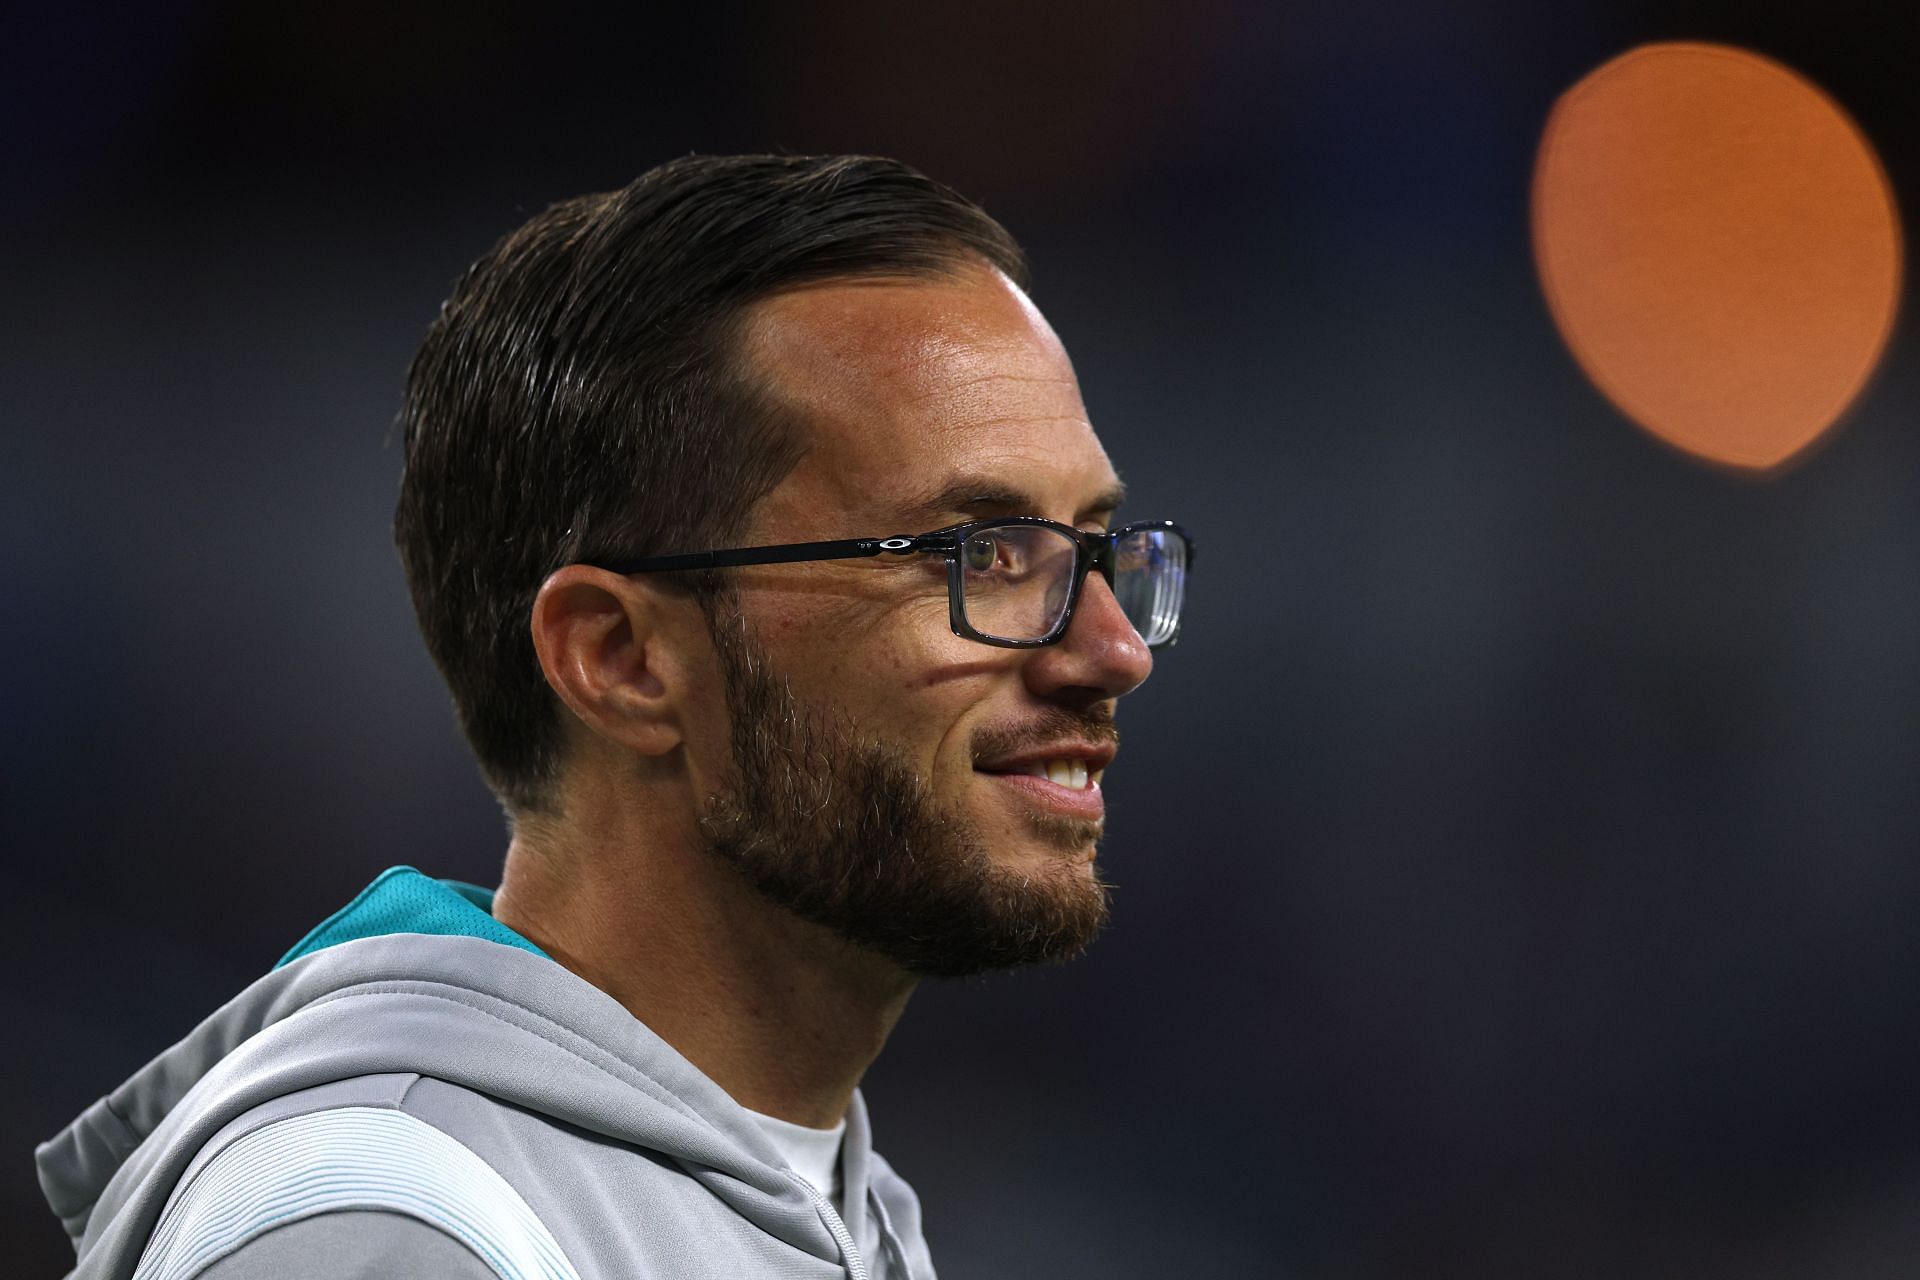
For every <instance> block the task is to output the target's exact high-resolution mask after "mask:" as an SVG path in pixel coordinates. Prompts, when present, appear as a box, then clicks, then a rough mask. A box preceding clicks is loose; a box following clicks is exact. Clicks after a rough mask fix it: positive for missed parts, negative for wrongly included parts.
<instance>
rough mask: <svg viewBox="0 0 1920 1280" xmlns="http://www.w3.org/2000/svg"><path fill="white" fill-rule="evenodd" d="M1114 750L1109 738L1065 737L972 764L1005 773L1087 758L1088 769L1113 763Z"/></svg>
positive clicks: (989, 770)
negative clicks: (1051, 762) (1106, 739)
mask: <svg viewBox="0 0 1920 1280" xmlns="http://www.w3.org/2000/svg"><path fill="white" fill-rule="evenodd" d="M1114 751H1115V748H1114V746H1113V744H1112V743H1110V742H1087V741H1084V740H1078V739H1062V740H1060V741H1058V742H1051V743H1048V744H1047V745H1045V746H1039V747H1023V748H1021V749H1020V750H1019V751H1014V752H1010V753H1008V754H1007V755H1003V756H992V757H989V758H984V759H980V760H976V761H974V762H973V767H974V768H976V769H981V770H985V771H987V772H989V773H1004V772H1006V771H1007V770H1009V769H1018V768H1022V767H1024V766H1026V765H1034V764H1045V763H1046V762H1047V761H1049V760H1084V761H1085V762H1086V765H1087V768H1088V769H1104V768H1106V767H1107V766H1108V765H1109V764H1111V763H1113V757H1114Z"/></svg>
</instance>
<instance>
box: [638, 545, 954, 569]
mask: <svg viewBox="0 0 1920 1280" xmlns="http://www.w3.org/2000/svg"><path fill="white" fill-rule="evenodd" d="M922 542H923V539H920V538H848V539H845V540H842V541H839V542H786V543H781V544H780V545H778V546H772V547H739V548H736V549H734V550H731V551H689V552H686V553H684V554H682V555H673V556H645V557H643V558H641V559H639V560H616V561H612V562H610V563H607V564H602V565H601V566H600V568H602V569H605V570H607V571H608V572H609V573H668V572H673V571H676V570H688V569H693V570H698V569H732V568H736V567H738V566H741V565H749V564H793V563H796V562H798V561H802V560H856V559H859V558H860V557H862V556H877V555H881V554H883V553H885V552H892V553H893V554H895V555H906V554H908V553H909V552H913V551H927V550H933V549H934V548H932V547H928V546H923V545H922Z"/></svg>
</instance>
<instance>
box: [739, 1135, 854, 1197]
mask: <svg viewBox="0 0 1920 1280" xmlns="http://www.w3.org/2000/svg"><path fill="white" fill-rule="evenodd" d="M747 1114H748V1115H750V1116H752V1117H753V1118H754V1121H755V1122H756V1123H758V1124H759V1126H760V1132H762V1133H764V1134H766V1135H767V1137H768V1138H769V1139H771V1140H772V1142H773V1145H774V1146H775V1147H777V1148H778V1149H779V1151H780V1154H781V1155H783V1156H785V1157H786V1158H787V1164H788V1165H789V1166H791V1167H792V1169H793V1171H794V1172H795V1173H797V1174H799V1175H800V1176H801V1177H803V1178H805V1179H806V1180H807V1181H808V1182H809V1183H811V1184H812V1185H813V1189H814V1190H815V1191H818V1192H819V1193H820V1194H821V1195H823V1196H825V1197H826V1198H827V1199H829V1200H831V1201H832V1202H833V1207H834V1208H836V1209H838V1208H839V1207H840V1140H841V1139H842V1138H844V1137H846V1134H847V1122H846V1120H845V1119H844V1118H843V1119H842V1120H841V1121H840V1123H839V1124H837V1125H835V1126H833V1128H831V1129H809V1128H807V1127H806V1126H805V1125H799V1124H793V1123H791V1122H790V1121H786V1120H778V1119H775V1118H774V1117H773V1116H769V1115H762V1114H761V1113H760V1112H758V1111H749V1112H747Z"/></svg>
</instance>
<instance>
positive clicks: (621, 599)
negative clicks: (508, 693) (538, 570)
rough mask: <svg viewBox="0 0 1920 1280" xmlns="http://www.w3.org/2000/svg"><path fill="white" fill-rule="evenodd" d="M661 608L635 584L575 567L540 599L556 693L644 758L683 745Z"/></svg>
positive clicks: (541, 633)
mask: <svg viewBox="0 0 1920 1280" xmlns="http://www.w3.org/2000/svg"><path fill="white" fill-rule="evenodd" d="M660 607H661V601H660V600H659V598H658V596H657V594H656V593H655V592H654V591H652V590H651V589H649V588H648V587H646V586H644V585H641V584H638V583H636V582H634V580H633V579H631V578H626V577H622V576H620V575H619V574H614V573H609V572H607V571H606V570H604V569H596V568H593V567H592V566H590V565H581V564H571V565H566V566H564V567H563V568H560V569H556V570H555V571H554V572H553V574H552V575H551V576H549V577H548V578H547V580H546V581H545V582H544V583H542V584H541V586H540V592H539V594H538V595H536V596H535V597H534V601H533V616H532V619H531V626H532V631H533V648H534V652H535V653H536V654H537V655H538V656H539V659H540V669H541V671H542V672H543V673H544V674H545V676H546V678H547V684H548V685H549V686H551V687H552V689H553V691H554V694H555V695H556V696H557V697H558V698H559V699H560V701H561V702H563V703H565V704H566V706H567V708H568V710H570V711H572V712H573V714H574V715H575V716H576V717H578V718H579V720H580V722H581V723H582V724H584V725H585V726H586V727H587V728H588V729H589V730H591V731H592V732H593V733H595V734H597V735H599V736H600V737H603V738H606V739H609V740H610V741H613V742H617V743H620V744H621V745H623V746H626V747H628V748H630V749H631V750H634V751H638V752H640V753H642V754H644V755H664V754H665V753H666V752H668V751H671V750H672V749H673V748H675V747H677V746H678V745H680V742H681V740H682V732H681V726H680V720H679V707H678V699H677V698H676V697H675V696H674V695H675V689H676V686H677V684H678V681H677V680H676V679H675V678H674V671H673V668H672V662H671V658H670V656H669V654H668V653H667V652H666V650H667V646H665V645H664V644H663V643H661V636H660V630H661V627H660V622H661V619H660V617H659V612H658V611H659V609H660Z"/></svg>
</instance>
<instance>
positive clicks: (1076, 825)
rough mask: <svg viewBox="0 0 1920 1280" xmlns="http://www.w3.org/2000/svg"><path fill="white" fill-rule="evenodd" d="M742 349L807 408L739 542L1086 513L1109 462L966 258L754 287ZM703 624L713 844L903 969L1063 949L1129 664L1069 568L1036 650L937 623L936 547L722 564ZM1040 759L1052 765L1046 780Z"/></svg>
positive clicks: (984, 273)
mask: <svg viewBox="0 0 1920 1280" xmlns="http://www.w3.org/2000/svg"><path fill="white" fill-rule="evenodd" d="M746 349H747V353H748V356H749V359H750V360H751V362H752V363H753V365H754V367H755V368H756V369H757V371H758V372H759V373H760V374H761V375H762V376H763V377H764V378H765V379H766V381H767V383H768V384H769V385H770V386H771V387H772V388H773V390H774V392H775V394H776V395H777V396H778V397H779V398H780V399H781V400H782V401H783V402H784V403H785V405H786V406H787V408H788V409H789V410H790V411H792V412H793V413H795V414H796V415H797V416H798V418H799V420H800V421H801V422H803V423H804V424H806V431H807V441H808V446H809V447H808V449H807V452H806V454H805V456H804V457H803V459H802V461H801V462H800V463H799V464H798V466H796V467H795V469H794V470H793V472H792V473H791V474H790V475H789V476H788V477H787V479H786V480H785V481H783V482H782V483H781V484H780V486H779V487H778V488H777V489H775V491H774V492H773V493H771V494H770V495H768V497H767V498H766V499H765V500H764V501H763V502H762V503H761V505H760V507H759V508H758V510H757V512H756V516H755V519H754V521H753V525H752V528H751V529H750V531H749V534H748V537H747V538H746V539H744V542H745V544H746V545H757V544H763V543H777V542H806V541H816V540H825V539H838V538H855V537H887V536H891V535H895V534H914V533H923V532H926V531H928V530H931V529H935V528H939V527H941V526H944V525H948V524H954V523H958V522H960V521H963V520H969V519H978V518H981V517H988V516H995V515H1032V516H1045V517H1048V518H1051V519H1054V520H1058V521H1061V522H1063V523H1066V524H1072V525H1076V526H1078V527H1081V528H1087V529H1100V528H1105V527H1107V525H1108V524H1109V522H1110V519H1111V516H1112V514H1113V507H1114V504H1115V503H1116V501H1117V498H1118V489H1119V485H1118V480H1117V477H1116V476H1115V474H1114V471H1113V468H1112V465H1111V464H1110V463H1109V462H1108V460H1107V457H1106V454H1105V452H1104V451H1103V450H1102V449H1101V447H1100V443H1099V440H1098V439H1097V438H1096V437H1095V435H1094V433H1093V429H1092V427H1091V426H1090V425H1089V423H1088V421H1087V414H1086V409H1085V407H1084V405H1082V403H1081V400H1080V393H1079V388H1078V385H1077V384H1076V382H1075V380H1074V376H1073V370H1072V367H1071V365H1070V364H1069V363H1068V360H1067V357H1066V353H1065V351H1064V350H1062V348H1061V346H1060V344H1059V341H1058V339H1056V338H1055V337H1054V335H1053V332H1052V330H1051V329H1050V328H1049V327H1048V326H1047V324H1046V322H1045V320H1044V319H1042V318H1041V316H1040V314H1039V313H1038V312H1037V311H1036V310H1034V308H1033V306H1032V304H1031V303H1030V302H1029V301H1028V300H1027V299H1026V297H1025V295H1023V294H1022V293H1021V292H1020V291H1019V290H1018V289H1017V288H1015V287H1014V286H1013V285H1012V284H1011V283H1009V282H1008V281H1007V280H1006V279H1005V278H1004V277H1003V276H1001V275H999V274H998V273H997V272H993V271H990V270H988V269H987V268H985V267H979V268H974V269H970V270H968V271H966V272H964V273H962V274H961V275H959V276H958V277H956V278H954V279H951V280H942V281H859V282H849V283H843V284H831V285H824V286H817V287H812V288H806V289H801V290H796V291H793V292H790V293H787V294H783V295H780V296H777V297H775V298H772V299H770V300H767V301H765V302H762V303H761V304H759V305H758V306H757V307H756V308H755V310H754V312H753V313H752V316H751V319H750V323H749V325H748V330H747V348H746ZM736 585H737V593H736V594H735V595H734V596H733V597H731V598H730V599H729V600H726V601H724V602H722V604H721V606H720V607H719V608H718V609H717V610H716V614H715V618H714V630H715V634H716V640H717V642H718V645H719V650H720V655H721V661H722V669H723V671H724V672H725V674H726V676H727V685H728V691H729V715H728V721H729V724H728V730H727V733H726V734H725V735H719V734H714V733H711V732H710V733H708V734H706V735H704V740H705V741H707V742H710V743H711V742H714V741H716V740H721V739H724V740H725V741H726V742H727V743H728V744H729V747H730V750H729V752H728V758H727V759H726V760H725V761H724V762H721V761H712V760H709V761H706V762H704V767H699V766H698V765H697V768H698V769H699V772H700V773H701V774H703V775H705V776H706V777H708V778H711V779H715V780H717V785H715V786H713V787H712V788H711V789H710V790H711V794H712V799H711V800H710V803H709V807H708V812H707V815H706V824H707V828H708V831H709V834H710V835H711V836H712V837H713V839H714V844H715V847H716V849H718V850H719V851H720V852H721V853H722V854H723V855H725V856H728V857H730V858H732V859H733V860H734V861H735V862H736V863H738V864H740V865H741V866H742V867H743V869H745V870H746V871H747V873H748V874H749V876H750V877H751V878H752V879H754V880H755V881H756V883H758V884H760V886H761V887H762V888H763V889H765V890H766V891H768V892H769V893H770V894H772V895H773V896H774V897H776V898H777V899H779V900H781V901H782V902H784V903H785V904H786V905H788V906H791V907H794V908H795V909H796V910H799V911H800V912H801V913H802V914H803V915H807V916H809V917H810V918H813V919H816V920H818V921H819V922H821V923H824V924H827V925H829V926H832V927H835V928H837V929H838V930H839V931H840V932H841V933H842V934H843V935H845V936H847V937H849V938H850V939H851V940H853V941H855V942H858V943H861V944H863V945H866V946H869V947H872V948H874V949H876V950H879V951H881V952H883V953H885V954H889V955H891V956H892V957H893V958H894V959H895V960H896V961H897V962H899V963H900V964H901V965H902V966H903V967H905V968H907V969H909V970H910V971H913V972H918V973H929V974H932V973H965V972H974V971H978V970H981V969H986V968H996V967H1005V966H1007V965H1011V964H1019V963H1027V962H1032V961H1038V960H1046V959H1056V958H1060V957H1062V956H1064V955H1069V954H1072V953H1074V952H1077V951H1078V950H1079V949H1080V948H1081V947H1083V946H1084V945H1085V944H1086V942H1087V941H1089V940H1090V939H1091V937H1092V935H1093V934H1094V933H1095V932H1097V930H1098V929H1099V927H1100V924H1101V923H1102V922H1103V920H1104V918H1105V911H1106V888H1105V886H1104V885H1102V884H1101V883H1100V881H1099V879H1098V877H1097V875H1096V874H1095V871H1094V851H1095V843H1096V841H1097V840H1098V838H1099V836H1100V833H1101V828H1102V824H1103V821H1104V814H1105V798H1104V794H1103V791H1102V786H1101V783H1100V781H1099V780H1098V775H1099V773H1100V772H1101V771H1102V770H1103V769H1104V767H1105V765H1106V763H1107V762H1108V760H1110V759H1111V756H1112V753H1113V750H1114V746H1115V743H1116V738H1115V735H1114V732H1113V728H1112V723H1113V721H1112V714H1113V703H1114V700H1115V699H1117V698H1118V697H1119V696H1120V695H1121V694H1123V693H1126V692H1127V691H1129V690H1131V689H1133V688H1134V687H1135V686H1137V685H1138V684H1139V683H1140V682H1141V681H1143V680H1144V679H1146V676H1147V673H1148V671H1149V670H1150V669H1151V665H1152V659H1151V657H1150V656H1149V654H1148V651H1147V648H1146V645H1145V644H1144V642H1142V641H1141V639H1140V637H1139V636H1138V635H1137V634H1136V633H1135V632H1134V630H1133V628H1132V627H1131V626H1130V625H1129V624H1128V623H1127V621H1126V619H1125V618H1124V617H1123V616H1122V614H1121V612H1120V609H1119V606H1118V605H1117V604H1116V603H1115V601H1114V599H1113V596H1112V594H1111V592H1110V591H1109V589H1108V588H1107V585H1106V583H1105V582H1104V581H1103V580H1102V579H1101V578H1100V577H1099V576H1098V575H1097V574H1095V575H1092V576H1091V577H1090V578H1089V580H1088V582H1087V584H1086V588H1085V591H1084V593H1083V594H1082V596H1081V599H1080V603H1079V606H1078V609H1077V610H1076V612H1075V615H1074V618H1073V622H1072V625H1071V626H1070V627H1069V628H1068V630H1067V633H1066V635H1065V637H1064V638H1063V639H1062V640H1061V641H1060V643H1058V644H1057V645H1053V646H1049V647H1046V648H1041V649H1029V650H1019V649H1005V648H997V647H993V646H989V645H984V644H981V643H979V642H977V641H972V640H966V639H962V638H961V637H959V636H956V635H954V634H953V632H952V630H951V629H950V627H949V625H948V617H947V608H948V605H947V586H946V565H945V562H944V561H943V560H941V559H940V558H939V557H936V556H927V555H915V556H907V557H893V556H883V557H878V558H875V559H867V560H854V561H838V562H822V563H811V564H792V565H777V566H764V567H756V568H749V569H744V570H740V571H738V576H737V578H736ZM1049 773H1051V774H1052V775H1053V778H1054V779H1059V780H1051V779H1049V778H1048V777H1047V776H1045V775H1047V774H1049Z"/></svg>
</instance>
